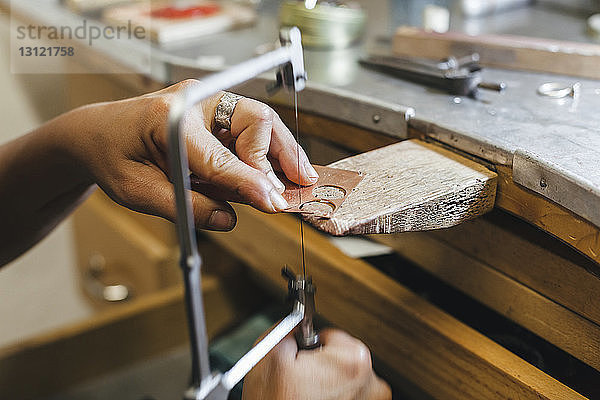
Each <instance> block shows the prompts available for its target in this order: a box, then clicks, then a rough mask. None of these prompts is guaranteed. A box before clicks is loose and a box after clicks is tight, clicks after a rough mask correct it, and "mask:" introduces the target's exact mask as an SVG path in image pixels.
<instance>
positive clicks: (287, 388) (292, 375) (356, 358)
mask: <svg viewBox="0 0 600 400" xmlns="http://www.w3.org/2000/svg"><path fill="white" fill-rule="evenodd" d="M320 335H321V342H322V347H321V348H319V349H315V350H308V351H305V350H302V351H298V346H297V345H296V341H295V340H294V338H293V337H292V336H291V335H290V336H288V337H286V338H285V339H283V340H282V341H281V343H279V344H278V345H277V346H276V347H275V348H274V349H273V350H272V351H271V352H270V353H269V354H268V355H267V356H266V357H265V358H264V359H263V360H262V361H261V362H260V363H258V364H257V365H256V367H254V368H253V369H252V371H250V373H249V374H248V375H247V376H246V378H245V379H244V393H243V400H259V399H269V400H390V399H391V398H392V394H391V390H390V387H389V386H388V385H387V383H385V382H384V381H383V380H381V379H380V378H378V377H377V376H376V375H375V373H374V372H373V368H372V367H371V354H370V353H369V349H368V348H367V346H365V345H364V344H363V343H362V342H361V341H359V340H358V339H355V338H353V337H352V336H350V335H348V334H347V333H345V332H343V331H340V330H335V329H326V330H323V331H322V332H321V334H320Z"/></svg>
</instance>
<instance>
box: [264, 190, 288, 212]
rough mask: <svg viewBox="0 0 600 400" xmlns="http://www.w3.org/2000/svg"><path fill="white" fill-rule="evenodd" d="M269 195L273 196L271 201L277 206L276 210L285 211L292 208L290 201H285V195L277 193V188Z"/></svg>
mask: <svg viewBox="0 0 600 400" xmlns="http://www.w3.org/2000/svg"><path fill="white" fill-rule="evenodd" d="M269 196H270V197H271V203H273V206H274V207H275V211H283V210H285V209H287V208H290V205H289V204H288V202H287V201H285V199H284V198H283V196H282V195H280V194H279V193H277V191H276V190H271V192H270V193H269Z"/></svg>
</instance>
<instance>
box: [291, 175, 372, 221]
mask: <svg viewBox="0 0 600 400" xmlns="http://www.w3.org/2000/svg"><path fill="white" fill-rule="evenodd" d="M314 167H315V170H317V173H318V174H319V180H318V181H317V182H316V183H315V184H313V185H310V186H301V187H300V188H299V187H298V185H297V184H296V183H294V182H292V181H290V180H288V179H286V178H285V177H283V176H280V179H281V181H282V182H283V183H284V185H285V191H284V192H283V194H282V195H283V197H284V198H285V199H286V200H287V202H288V203H289V205H290V208H288V209H287V210H285V212H292V213H302V214H311V215H313V216H315V217H319V218H331V216H332V215H333V213H334V212H335V210H337V209H338V208H339V206H341V205H342V203H343V202H344V200H346V197H348V195H349V194H350V193H351V192H352V190H354V188H355V187H356V186H357V185H358V183H359V182H360V181H361V180H362V178H363V177H362V175H361V174H360V172H355V171H348V170H345V169H339V168H331V167H323V166H320V165H314Z"/></svg>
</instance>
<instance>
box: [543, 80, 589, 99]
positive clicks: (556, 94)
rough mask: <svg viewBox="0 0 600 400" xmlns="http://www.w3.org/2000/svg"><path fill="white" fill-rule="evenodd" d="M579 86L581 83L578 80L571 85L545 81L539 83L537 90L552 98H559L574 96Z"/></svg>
mask: <svg viewBox="0 0 600 400" xmlns="http://www.w3.org/2000/svg"><path fill="white" fill-rule="evenodd" d="M580 86H581V84H580V83H579V82H575V83H574V84H572V85H566V84H564V83H560V82H547V83H543V84H541V85H540V86H539V87H538V89H537V92H538V94H540V95H542V96H548V97H552V98H554V99H561V98H563V97H567V96H571V97H575V95H576V94H577V92H578V91H579V87H580Z"/></svg>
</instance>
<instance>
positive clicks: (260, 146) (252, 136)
mask: <svg viewBox="0 0 600 400" xmlns="http://www.w3.org/2000/svg"><path fill="white" fill-rule="evenodd" d="M231 134H232V136H233V137H235V138H236V144H235V149H236V153H237V155H238V156H239V157H240V159H241V160H242V161H244V162H246V163H248V164H249V165H251V166H253V167H254V168H256V169H258V170H260V171H263V172H264V173H265V174H266V175H267V176H268V177H269V179H270V180H271V182H272V183H273V184H274V186H275V187H277V188H278V189H279V190H280V191H283V190H284V188H285V187H284V185H283V184H282V183H281V182H280V181H279V179H277V177H276V176H275V174H274V172H273V167H272V166H271V163H270V162H269V160H268V159H267V155H270V156H271V157H272V158H273V159H275V160H277V161H278V164H280V165H281V168H282V170H283V172H284V173H285V174H286V176H287V178H288V179H290V180H291V181H293V182H296V183H300V184H303V185H310V184H313V183H315V182H316V180H317V179H318V174H317V172H316V171H315V170H314V168H313V167H312V166H311V165H310V162H309V161H308V157H307V156H306V153H305V152H304V150H303V149H302V148H301V147H300V146H299V145H298V144H297V142H296V140H295V139H294V137H293V136H292V134H291V132H290V131H289V129H287V127H286V126H285V125H284V124H283V122H282V121H281V119H280V118H279V116H278V115H277V113H275V112H274V111H273V110H272V109H271V108H270V107H268V106H267V105H265V104H263V103H260V102H258V101H256V100H252V99H247V98H245V99H241V100H240V101H239V102H238V104H237V106H236V108H235V111H234V113H233V115H232V117H231ZM298 157H299V158H300V175H298Z"/></svg>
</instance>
